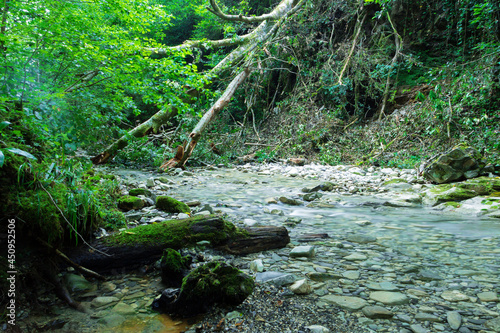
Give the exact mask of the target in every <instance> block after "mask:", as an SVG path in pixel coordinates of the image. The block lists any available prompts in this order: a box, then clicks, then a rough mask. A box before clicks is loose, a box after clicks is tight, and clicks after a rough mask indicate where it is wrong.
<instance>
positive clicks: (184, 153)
mask: <svg viewBox="0 0 500 333" xmlns="http://www.w3.org/2000/svg"><path fill="white" fill-rule="evenodd" d="M249 74H250V70H249V69H248V68H247V69H245V70H243V71H242V72H241V73H240V74H238V75H237V76H236V77H235V78H234V79H233V81H231V83H230V84H229V85H228V86H227V88H226V90H225V91H224V94H222V96H221V97H220V98H219V99H218V100H217V102H215V104H214V105H213V106H212V107H211V108H210V110H208V111H207V112H206V113H205V114H204V115H203V117H202V118H201V120H200V121H199V122H198V124H197V125H196V127H195V128H194V129H193V131H192V132H191V134H189V139H188V142H187V143H186V144H185V145H184V147H182V149H181V147H180V146H179V147H178V148H177V154H176V155H175V157H174V158H172V159H170V160H169V161H167V162H165V163H163V164H162V165H161V167H160V168H161V169H163V170H165V169H168V168H176V167H184V164H185V163H186V161H187V160H188V158H189V157H190V156H191V154H192V152H193V150H194V148H195V147H196V144H197V143H198V141H199V140H200V138H201V135H202V133H203V131H204V130H205V128H206V127H207V126H208V124H210V122H211V121H212V120H213V119H214V118H215V117H216V116H217V115H218V114H219V112H220V111H221V110H222V109H224V108H225V107H226V106H227V105H228V104H229V101H230V100H231V97H233V95H234V92H235V91H236V89H237V88H238V87H239V86H240V85H241V84H242V83H243V82H244V81H245V79H246V78H247V77H248V75H249Z"/></svg>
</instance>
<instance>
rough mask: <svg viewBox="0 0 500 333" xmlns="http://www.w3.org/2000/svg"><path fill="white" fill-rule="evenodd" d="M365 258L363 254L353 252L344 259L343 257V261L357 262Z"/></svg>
mask: <svg viewBox="0 0 500 333" xmlns="http://www.w3.org/2000/svg"><path fill="white" fill-rule="evenodd" d="M366 258H367V257H366V256H365V255H364V254H361V253H358V252H354V253H352V254H350V255H348V256H346V257H344V259H345V260H349V261H358V260H366Z"/></svg>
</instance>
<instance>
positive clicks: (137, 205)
mask: <svg viewBox="0 0 500 333" xmlns="http://www.w3.org/2000/svg"><path fill="white" fill-rule="evenodd" d="M142 207H144V202H143V201H142V199H140V198H138V197H134V196H132V195H124V196H123V197H121V198H119V199H118V208H120V209H121V210H124V211H126V212H127V211H129V210H132V209H141V208H142Z"/></svg>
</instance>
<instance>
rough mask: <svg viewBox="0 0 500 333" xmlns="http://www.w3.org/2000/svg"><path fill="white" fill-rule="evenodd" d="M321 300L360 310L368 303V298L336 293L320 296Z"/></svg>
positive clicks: (352, 309)
mask: <svg viewBox="0 0 500 333" xmlns="http://www.w3.org/2000/svg"><path fill="white" fill-rule="evenodd" d="M320 300H322V301H323V302H326V303H331V304H335V305H337V306H339V307H341V308H342V309H346V310H350V311H356V310H360V309H361V308H363V307H364V306H366V305H367V304H368V303H367V301H366V300H364V299H362V298H359V297H351V296H335V295H326V296H323V297H320Z"/></svg>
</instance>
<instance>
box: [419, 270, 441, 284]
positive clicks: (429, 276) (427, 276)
mask: <svg viewBox="0 0 500 333" xmlns="http://www.w3.org/2000/svg"><path fill="white" fill-rule="evenodd" d="M418 278H419V279H420V280H422V281H434V280H442V279H443V278H442V277H441V276H440V275H439V274H438V273H436V272H433V271H430V270H427V269H422V270H421V271H420V272H419V274H418Z"/></svg>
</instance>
